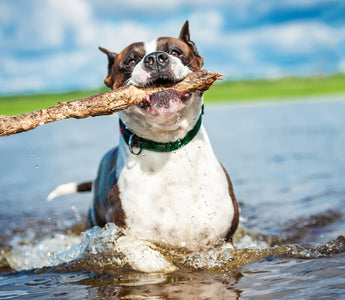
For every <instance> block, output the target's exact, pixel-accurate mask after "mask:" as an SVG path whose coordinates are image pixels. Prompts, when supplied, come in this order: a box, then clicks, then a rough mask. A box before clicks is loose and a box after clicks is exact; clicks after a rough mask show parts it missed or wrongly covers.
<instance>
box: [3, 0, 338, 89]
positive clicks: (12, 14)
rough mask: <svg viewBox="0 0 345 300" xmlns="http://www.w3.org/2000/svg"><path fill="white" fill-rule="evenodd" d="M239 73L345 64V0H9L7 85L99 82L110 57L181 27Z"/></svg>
mask: <svg viewBox="0 0 345 300" xmlns="http://www.w3.org/2000/svg"><path fill="white" fill-rule="evenodd" d="M187 19H188V20H189V24H190V33H191V39H192V40H193V41H194V42H195V43H196V45H197V48H198V50H199V53H200V54H201V55H202V56H203V57H204V59H205V65H204V69H207V70H209V71H213V72H219V73H223V74H228V75H229V76H228V77H226V78H227V79H230V80H236V79H256V78H268V79H275V78H281V77H285V76H315V75H328V74H333V73H338V72H342V73H345V0H260V1H258V0H212V1H209V0H173V1H170V0H169V1H168V0H167V1H163V0H141V1H140V0H125V1H124V0H31V1H28V0H15V1H14V0H0V95H1V94H2V95H5V94H18V93H35V92H47V91H69V90H76V89H94V88H99V87H101V86H102V85H103V79H104V77H105V75H106V71H107V58H106V56H105V55H104V54H103V53H101V52H100V51H99V50H98V46H102V47H105V48H108V49H110V50H112V51H114V52H120V51H121V50H122V49H123V48H124V47H126V46H127V45H129V44H130V43H133V42H139V41H144V42H148V41H151V40H153V39H155V38H156V37H159V36H174V37H178V34H179V32H180V29H181V27H182V25H183V23H184V22H185V21H186V20H187Z"/></svg>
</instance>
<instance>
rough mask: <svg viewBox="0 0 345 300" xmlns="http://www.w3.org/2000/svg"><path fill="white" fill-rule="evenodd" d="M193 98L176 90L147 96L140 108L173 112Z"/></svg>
mask: <svg viewBox="0 0 345 300" xmlns="http://www.w3.org/2000/svg"><path fill="white" fill-rule="evenodd" d="M190 97H191V94H189V93H186V94H185V93H180V92H178V91H176V90H174V89H167V90H165V91H162V92H158V93H153V94H149V95H146V97H145V98H144V99H143V101H141V102H140V103H139V104H138V106H139V107H140V108H143V109H148V110H150V109H151V110H152V109H155V110H171V109H172V108H174V107H175V106H177V105H179V104H181V103H184V102H186V101H187V100H188V99H189V98H190Z"/></svg>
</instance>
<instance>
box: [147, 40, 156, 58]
mask: <svg viewBox="0 0 345 300" xmlns="http://www.w3.org/2000/svg"><path fill="white" fill-rule="evenodd" d="M144 47H145V51H146V53H145V55H147V54H149V53H152V52H155V51H157V39H154V40H152V41H151V42H148V43H145V44H144Z"/></svg>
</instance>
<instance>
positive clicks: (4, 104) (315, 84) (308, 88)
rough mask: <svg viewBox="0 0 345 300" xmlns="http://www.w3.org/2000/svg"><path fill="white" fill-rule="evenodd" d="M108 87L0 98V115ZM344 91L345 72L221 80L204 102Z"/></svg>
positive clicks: (207, 94) (102, 90)
mask: <svg viewBox="0 0 345 300" xmlns="http://www.w3.org/2000/svg"><path fill="white" fill-rule="evenodd" d="M106 90H108V89H106V88H104V89H100V90H90V91H75V92H69V93H60V94H37V95H18V96H6V97H0V114H5V115H15V114H20V113H24V112H29V111H33V110H36V109H41V108H46V107H49V106H52V105H57V104H58V102H60V101H70V100H74V99H80V98H83V97H86V96H89V95H94V94H97V93H100V92H104V91H106ZM337 93H345V74H336V75H332V76H328V77H311V78H283V79H279V80H252V81H251V80H243V81H226V80H224V81H222V82H218V83H217V84H215V85H214V86H213V87H212V88H211V89H210V90H209V91H207V93H206V95H205V101H206V102H209V103H210V102H220V101H248V100H250V101H252V100H260V99H275V100H279V99H286V98H289V97H301V96H302V97H303V96H313V95H326V94H337Z"/></svg>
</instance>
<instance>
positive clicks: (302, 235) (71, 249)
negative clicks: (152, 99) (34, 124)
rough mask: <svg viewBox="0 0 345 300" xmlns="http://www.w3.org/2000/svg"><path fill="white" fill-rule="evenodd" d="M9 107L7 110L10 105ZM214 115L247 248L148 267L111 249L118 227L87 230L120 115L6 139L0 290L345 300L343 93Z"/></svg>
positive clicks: (0, 194)
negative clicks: (90, 183) (160, 269)
mask: <svg viewBox="0 0 345 300" xmlns="http://www.w3.org/2000/svg"><path fill="white" fill-rule="evenodd" d="M0 113H1V112H0ZM204 124H205V127H206V129H207V131H208V134H209V136H210V139H211V142H212V144H213V147H214V150H215V152H216V154H217V156H218V158H219V159H220V161H221V162H222V163H223V164H224V166H225V167H226V169H227V170H228V171H229V173H230V176H231V178H232V181H233V184H234V188H235V193H236V195H237V199H238V201H239V202H240V205H241V225H240V227H241V228H240V230H239V232H238V235H237V238H236V241H237V242H236V245H237V250H235V251H232V252H230V251H228V250H219V249H208V250H205V251H204V252H201V253H185V252H183V253H182V252H179V251H178V250H174V249H161V250H162V251H163V252H164V253H165V254H166V255H169V257H170V259H172V260H173V262H174V263H175V264H176V265H177V266H178V267H179V270H178V271H176V272H174V273H172V274H142V273H138V272H134V271H132V270H130V269H129V268H128V267H127V266H126V265H124V262H121V258H119V257H113V256H112V253H111V242H112V241H114V240H116V233H117V229H116V228H115V227H114V226H109V227H107V228H105V229H98V228H95V229H93V230H89V231H87V232H84V233H81V231H82V230H83V220H84V218H85V215H86V212H87V209H88V205H89V201H90V199H91V195H90V194H78V195H70V196H66V197H61V198H58V199H55V200H54V201H52V202H46V200H45V199H46V196H47V195H48V193H49V192H50V191H51V190H52V189H53V188H54V187H55V186H57V185H59V184H61V183H65V182H70V181H85V180H89V179H93V178H94V177H95V174H96V171H97V167H98V163H99V161H100V159H101V157H102V155H103V154H104V153H105V152H106V151H107V150H108V149H109V148H111V147H113V146H115V145H116V144H117V141H118V138H119V136H118V125H117V118H116V116H111V117H109V116H108V117H97V118H89V119H85V120H65V121H60V122H56V123H53V124H48V125H44V126H41V127H39V128H37V129H35V130H33V131H30V132H27V133H21V134H18V135H14V136H9V137H1V138H0V174H1V175H0V176H1V177H0V249H1V252H0V272H1V274H0V299H33V298H34V299H343V298H344V294H345V238H344V237H343V236H344V233H345V205H344V204H345V96H333V97H326V96H325V97H324V98H322V97H320V98H313V99H309V100H308V101H297V102H294V101H292V102H290V103H284V104H273V103H268V104H258V105H235V104H233V105H219V106H211V107H209V106H206V113H205V115H204Z"/></svg>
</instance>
